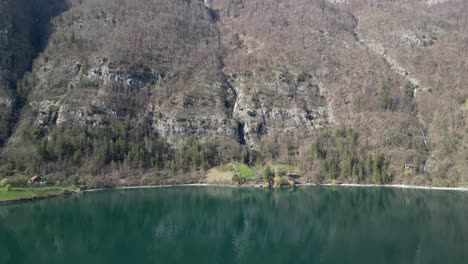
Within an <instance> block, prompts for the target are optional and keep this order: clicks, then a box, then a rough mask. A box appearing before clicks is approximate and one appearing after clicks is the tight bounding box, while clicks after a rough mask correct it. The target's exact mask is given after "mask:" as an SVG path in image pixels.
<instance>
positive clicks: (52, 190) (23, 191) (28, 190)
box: [0, 186, 80, 202]
mask: <svg viewBox="0 0 468 264" xmlns="http://www.w3.org/2000/svg"><path fill="white" fill-rule="evenodd" d="M79 190H80V189H79V188H78V187H76V186H68V187H14V188H11V189H10V190H9V191H6V188H4V187H2V188H0V202H8V201H20V200H29V199H37V198H43V197H48V196H54V195H59V194H63V193H65V192H77V191H79Z"/></svg>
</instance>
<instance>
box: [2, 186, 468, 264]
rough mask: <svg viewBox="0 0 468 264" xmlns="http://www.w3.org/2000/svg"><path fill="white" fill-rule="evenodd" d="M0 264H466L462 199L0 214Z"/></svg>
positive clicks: (192, 197)
mask: <svg viewBox="0 0 468 264" xmlns="http://www.w3.org/2000/svg"><path fill="white" fill-rule="evenodd" d="M0 263H1V264H3V263H47V264H50V263H69V264H73V263H80V264H82V263H256V264H262V263H268V264H272V263H359V264H367V263H369V264H371V263H372V264H375V263H392V264H395V263H402V264H403V263H424V264H428V263H451V264H457V263H460V264H462V263H463V264H466V263H468V193H462V192H450V191H425V190H399V189H388V188H347V187H338V188H334V187H303V188H298V189H296V190H295V191H290V190H287V189H284V190H279V191H273V192H272V191H266V190H263V189H235V188H234V189H232V188H217V187H175V188H161V189H145V190H121V191H105V192H97V193H87V194H83V195H80V196H70V197H64V198H56V199H51V200H44V201H39V202H33V203H26V204H18V205H9V206H0Z"/></svg>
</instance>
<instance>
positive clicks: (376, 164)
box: [373, 159, 382, 184]
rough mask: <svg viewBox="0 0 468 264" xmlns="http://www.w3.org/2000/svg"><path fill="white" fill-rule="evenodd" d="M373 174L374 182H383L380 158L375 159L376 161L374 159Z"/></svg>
mask: <svg viewBox="0 0 468 264" xmlns="http://www.w3.org/2000/svg"><path fill="white" fill-rule="evenodd" d="M373 175H374V183H375V184H380V183H382V179H381V176H380V168H379V161H378V159H375V161H374V168H373Z"/></svg>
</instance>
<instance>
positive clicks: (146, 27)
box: [0, 0, 468, 185]
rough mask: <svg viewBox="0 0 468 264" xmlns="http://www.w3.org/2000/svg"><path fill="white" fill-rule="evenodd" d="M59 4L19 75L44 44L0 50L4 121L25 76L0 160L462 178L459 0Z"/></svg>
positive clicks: (21, 164)
mask: <svg viewBox="0 0 468 264" xmlns="http://www.w3.org/2000/svg"><path fill="white" fill-rule="evenodd" d="M56 1H58V0H56ZM62 4H63V6H68V5H69V7H70V8H69V10H67V11H65V9H64V8H62V9H60V10H62V11H64V12H63V13H61V14H60V15H58V16H56V17H55V18H54V19H53V23H52V30H51V32H52V34H51V35H50V38H48V41H47V45H46V47H45V49H44V51H43V52H42V53H41V54H40V55H39V57H38V58H37V59H36V60H35V61H34V64H33V66H32V73H31V74H27V75H26V76H25V77H24V78H22V81H21V82H18V81H19V80H20V79H21V76H22V75H23V74H24V72H26V71H27V70H28V65H30V64H28V63H27V62H28V60H29V62H31V61H32V58H34V56H35V54H36V53H37V52H38V51H40V48H39V49H38V48H37V47H36V46H35V45H32V47H27V46H25V47H20V46H16V49H15V48H13V47H14V46H12V45H9V46H8V47H9V48H7V49H3V52H10V53H11V52H16V53H18V54H22V55H21V56H24V57H25V58H28V59H24V60H23V61H24V63H25V64H24V65H25V66H23V67H20V68H12V66H11V65H10V64H9V63H7V62H8V61H6V60H3V61H2V70H3V72H6V74H10V75H12V74H13V75H14V76H15V77H14V78H12V77H5V78H4V79H5V80H10V81H9V83H10V85H9V87H7V85H4V87H6V88H2V89H3V91H4V92H3V94H2V98H5V99H2V101H1V104H2V107H4V109H5V111H3V109H2V118H1V119H2V120H4V121H2V122H3V124H0V127H1V128H2V129H4V130H5V131H8V129H9V128H10V127H11V121H7V120H11V115H10V114H7V115H3V113H9V112H10V113H11V112H12V109H13V108H14V106H13V105H14V104H13V103H12V102H14V101H15V100H16V99H15V98H14V94H15V93H14V92H13V89H14V88H15V87H18V83H21V85H20V86H19V87H20V88H21V89H20V93H19V96H21V97H20V98H23V97H24V100H25V107H22V108H21V109H22V112H21V117H20V118H19V119H18V123H17V124H16V123H15V124H16V126H15V131H14V134H13V135H12V136H11V137H10V138H9V141H8V144H7V145H6V146H5V147H4V150H3V155H2V156H3V157H2V159H3V164H4V165H3V166H1V169H2V171H4V172H5V173H9V174H11V173H18V172H26V173H42V174H51V173H52V174H62V173H63V175H66V176H67V177H71V176H73V175H74V176H76V177H78V178H81V179H84V181H86V182H90V181H96V180H97V181H101V180H102V179H107V178H109V179H111V180H112V181H115V180H116V179H121V178H129V177H131V175H133V174H135V175H141V174H142V173H143V174H144V173H145V172H148V171H157V172H158V175H160V176H161V177H162V178H163V179H166V180H174V178H177V177H176V176H175V175H178V174H187V173H188V172H189V171H192V174H194V173H193V172H194V171H197V170H202V169H206V168H209V167H211V166H215V165H218V164H220V163H222V162H226V161H230V160H232V159H234V160H243V161H245V162H247V163H251V164H263V163H266V162H269V161H275V162H288V163H291V164H294V165H296V166H299V167H300V168H301V170H302V171H303V173H304V174H305V175H306V176H307V177H309V178H310V179H311V180H324V177H328V178H330V179H335V178H337V177H341V179H342V180H344V181H359V182H377V183H379V182H388V181H394V182H411V183H415V184H421V183H433V184H443V185H447V184H450V185H453V184H467V183H468V178H467V176H468V175H467V171H466V170H467V166H466V164H467V163H468V160H467V159H468V150H467V146H468V144H467V142H466V141H467V137H466V135H467V126H466V116H467V110H466V108H467V106H466V98H467V96H468V91H467V90H468V89H467V85H468V74H467V64H468V46H467V45H468V44H467V43H468V39H467V38H468V32H467V30H468V17H467V14H466V12H463V10H467V9H468V7H467V3H466V1H463V0H452V1H411V2H408V1H364V0H354V1H325V0H323V1H319V0H317V1H309V0H282V1H243V0H212V1H209V0H205V1H195V0H174V1H167V0H138V1H106V0H94V1H91V0H81V1H78V0H77V1H74V0H73V1H72V0H70V1H67V2H65V1H63V2H62ZM2 8H7V7H2ZM8 8H13V9H11V10H14V8H18V9H19V8H20V7H19V6H18V7H14V6H13V5H11V4H10V6H8ZM6 10H7V9H6ZM8 10H10V9H8ZM34 10H36V11H35V12H39V13H40V14H43V15H44V17H51V16H54V14H55V13H56V11H57V10H59V9H56V10H54V11H53V12H52V11H50V10H48V9H47V10H46V11H44V10H41V9H34ZM12 12H13V11H10V12H7V13H12ZM11 19H13V18H11ZM11 19H10V20H11ZM5 21H9V20H8V18H6V19H5ZM47 21H48V20H47ZM2 23H3V24H5V23H4V22H2ZM3 24H2V25H3ZM36 24H38V25H41V26H40V27H42V28H46V27H45V26H44V25H49V24H48V22H46V21H42V22H40V23H39V22H38V23H36ZM5 25H6V24H5ZM23 26H25V27H26V26H27V23H24V24H23ZM36 27H37V26H36ZM3 28H5V27H3ZM27 30H30V29H25V32H28V31H27ZM18 32H21V30H19V31H18ZM17 35H19V36H23V37H28V36H30V35H31V34H26V33H25V34H17ZM43 35H44V36H45V35H47V31H41V36H43ZM18 41H19V42H20V43H23V44H24V43H28V41H26V40H24V39H23V40H21V37H18ZM4 46H5V47H7V45H4ZM39 46H41V45H39ZM28 52H30V53H28ZM2 57H3V56H2ZM16 69H18V70H16ZM15 74H16V75H15ZM4 76H6V75H4ZM8 78H9V79H8ZM9 116H10V117H9ZM8 134H9V133H8V132H4V133H3V134H2V135H3V136H2V137H3V138H6V136H7V135H8ZM314 153H315V154H314ZM368 160H370V161H368ZM368 163H369V164H368ZM370 163H372V165H371V164H370ZM405 163H411V167H413V168H412V169H411V170H407V171H406V173H405V171H404V169H403V167H404V164H405ZM370 167H373V168H370ZM89 174H92V175H101V176H97V177H94V178H92V179H90V178H89V177H87V176H83V175H89ZM195 174H196V173H195ZM413 174H414V175H413ZM359 175H361V176H359ZM62 177H63V176H61V177H60V178H62ZM135 177H140V176H135ZM72 178H73V179H75V178H74V177H72ZM187 180H190V179H186V178H184V179H180V181H187ZM192 180H193V179H192ZM111 184H112V183H111ZM114 184H115V183H114Z"/></svg>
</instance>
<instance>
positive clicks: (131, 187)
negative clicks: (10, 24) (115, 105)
mask: <svg viewBox="0 0 468 264" xmlns="http://www.w3.org/2000/svg"><path fill="white" fill-rule="evenodd" d="M295 186H296V187H304V186H329V187H340V186H341V187H357V188H379V187H380V188H395V189H414V190H436V191H459V192H468V186H467V187H437V186H418V185H406V184H384V185H379V184H354V183H343V184H331V183H324V184H316V183H300V184H296V185H295ZM171 187H229V188H263V184H245V185H233V184H211V183H188V184H169V185H140V186H122V187H111V188H98V189H89V190H81V191H80V192H81V193H87V192H99V191H106V190H138V189H157V188H171ZM282 188H288V186H282Z"/></svg>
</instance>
